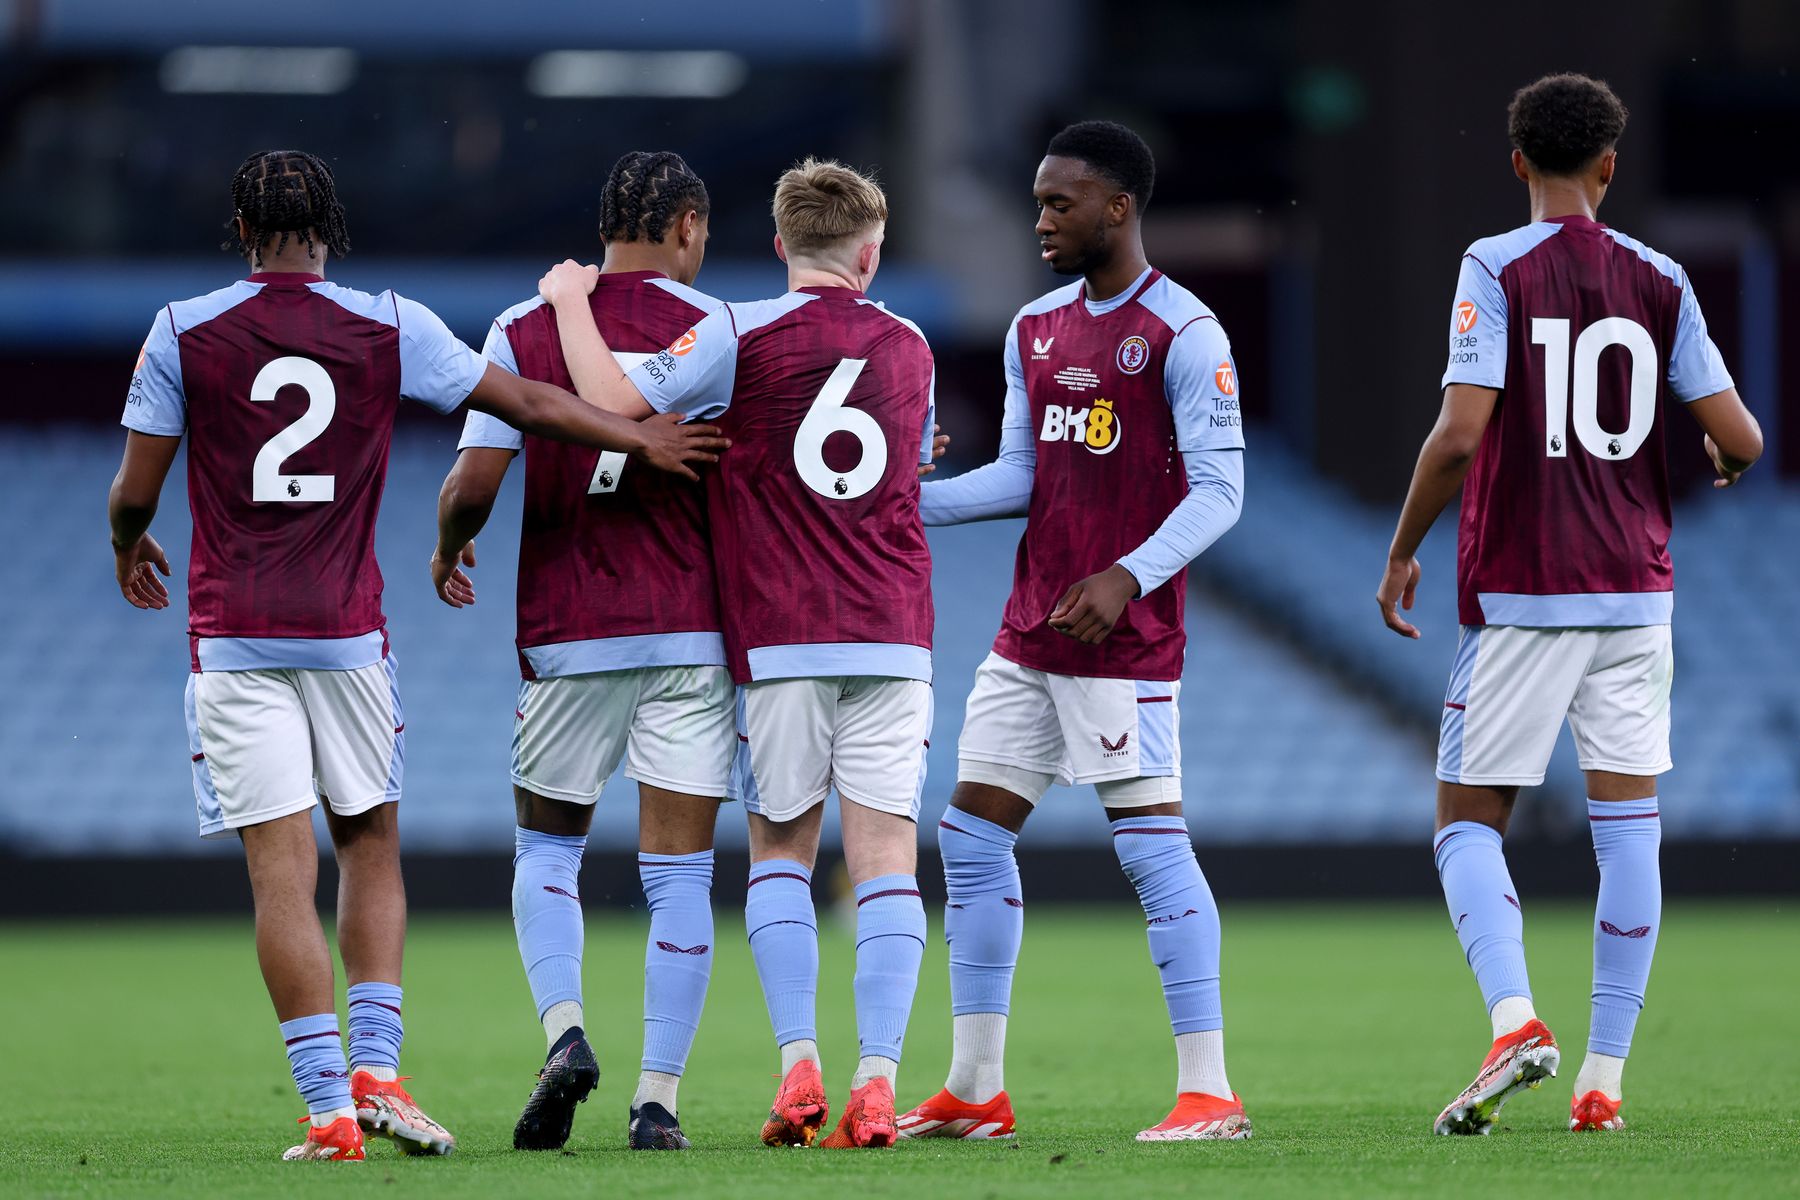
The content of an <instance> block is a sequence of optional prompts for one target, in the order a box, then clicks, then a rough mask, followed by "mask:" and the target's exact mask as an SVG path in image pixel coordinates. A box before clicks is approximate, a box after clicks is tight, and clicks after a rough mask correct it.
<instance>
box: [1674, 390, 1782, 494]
mask: <svg viewBox="0 0 1800 1200" xmlns="http://www.w3.org/2000/svg"><path fill="white" fill-rule="evenodd" d="M1687 407H1688V411H1689V412H1691V413H1693V414H1694V419H1695V420H1696V421H1698V422H1700V428H1701V429H1702V430H1704V431H1705V446H1706V457H1708V458H1710V459H1712V465H1713V470H1715V471H1717V472H1718V473H1719V477H1718V478H1717V479H1715V480H1713V486H1714V487H1716V488H1727V487H1730V486H1731V485H1732V484H1734V483H1736V482H1737V481H1738V480H1739V479H1740V478H1741V477H1742V476H1743V474H1744V472H1745V471H1748V470H1749V469H1750V468H1751V467H1752V466H1754V465H1755V464H1756V460H1757V459H1759V458H1761V457H1762V450H1763V437H1762V426H1760V425H1758V424H1757V423H1756V417H1755V416H1754V415H1752V414H1751V412H1750V410H1749V409H1748V408H1745V407H1744V401H1743V399H1742V398H1741V397H1739V396H1738V392H1737V389H1736V388H1726V389H1725V390H1724V391H1722V392H1714V393H1713V394H1712V395H1710V396H1702V397H1701V398H1700V399H1698V400H1696V401H1694V402H1693V403H1692V404H1689V405H1688V406H1687Z"/></svg>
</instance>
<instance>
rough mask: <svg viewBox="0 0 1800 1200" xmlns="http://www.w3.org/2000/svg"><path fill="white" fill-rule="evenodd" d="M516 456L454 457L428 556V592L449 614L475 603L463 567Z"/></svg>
mask: <svg viewBox="0 0 1800 1200" xmlns="http://www.w3.org/2000/svg"><path fill="white" fill-rule="evenodd" d="M517 453H518V451H516V450H501V449H498V448H496V447H492V446H470V447H468V448H467V449H465V450H464V451H463V452H462V453H461V454H459V455H457V456H456V465H455V466H454V467H451V468H450V474H448V475H446V476H445V477H444V486H443V488H442V489H441V490H440V491H439V492H438V541H437V549H436V550H434V551H433V552H432V555H431V586H432V587H433V588H434V589H435V590H436V591H437V594H438V599H440V600H442V601H443V602H444V603H445V604H448V605H449V606H450V607H451V608H461V607H463V606H464V605H466V604H473V603H475V585H474V583H473V582H472V581H471V580H470V579H469V577H468V575H467V574H466V573H464V571H463V569H462V568H463V567H473V566H474V565H475V535H476V534H478V533H480V532H481V529H482V526H484V525H486V524H487V519H488V516H489V515H490V514H491V513H492V512H493V511H494V499H495V497H497V496H498V495H499V494H500V483H501V481H502V480H504V479H505V478H506V468H507V467H508V466H510V465H511V464H512V460H513V456H514V455H515V454H517Z"/></svg>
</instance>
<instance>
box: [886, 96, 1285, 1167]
mask: <svg viewBox="0 0 1800 1200" xmlns="http://www.w3.org/2000/svg"><path fill="white" fill-rule="evenodd" d="M1155 174H1156V166H1155V162H1154V160H1153V158H1152V157H1151V154H1150V148H1149V147H1148V146H1146V145H1145V144H1144V142H1143V140H1142V139H1141V138H1139V137H1138V136H1137V134H1135V133H1133V132H1132V131H1131V130H1129V129H1127V128H1125V127H1124V126H1122V125H1116V124H1113V123H1111V122H1104V121H1086V122H1082V123H1080V124H1077V125H1073V126H1070V127H1069V128H1067V129H1065V130H1063V131H1062V132H1061V133H1059V134H1057V135H1056V137H1054V138H1053V139H1051V142H1050V145H1049V149H1048V151H1047V154H1046V156H1045V158H1044V160H1043V162H1042V163H1041V164H1040V165H1039V167H1038V173H1037V181H1036V184H1035V189H1034V190H1035V194H1036V197H1037V202H1038V211H1039V217H1038V224H1037V233H1038V237H1039V239H1040V241H1041V243H1042V246H1043V258H1044V260H1045V261H1046V262H1048V263H1049V264H1050V266H1051V267H1052V268H1053V269H1054V270H1056V271H1057V273H1058V274H1063V275H1081V276H1082V277H1083V278H1082V279H1081V281H1080V282H1078V283H1074V284H1071V285H1069V286H1068V287H1064V288H1059V289H1058V290H1056V291H1054V292H1051V293H1050V294H1048V295H1046V296H1043V297H1041V298H1039V299H1038V300H1035V301H1033V302H1032V303H1030V304H1028V305H1026V306H1025V307H1024V308H1023V309H1021V310H1020V312H1019V315H1018V317H1017V318H1016V319H1015V320H1014V321H1013V325H1012V328H1011V329H1010V330H1009V331H1008V332H1007V337H1006V355H1005V358H1006V383H1007V388H1006V401H1005V411H1004V415H1003V416H1002V418H1001V441H1000V458H999V461H997V462H994V463H990V464H988V465H987V466H984V467H981V468H980V469H978V470H975V471H972V472H969V473H967V474H965V475H962V476H959V477H958V478H956V479H951V480H947V481H945V482H942V483H931V484H927V485H925V489H924V497H923V507H924V513H925V520H926V521H927V523H929V524H934V525H944V524H953V523H957V522H961V521H976V520H986V519H990V518H993V517H1001V516H1017V515H1019V514H1020V513H1024V514H1025V515H1026V524H1025V535H1024V537H1023V538H1022V539H1021V541H1020V543H1019V552H1018V561H1017V564H1016V566H1015V569H1014V574H1013V591H1012V596H1011V598H1010V599H1008V601H1007V604H1006V611H1005V613H1004V615H1003V616H1002V618H1001V625H1000V636H999V637H998V638H997V639H995V642H994V650H993V653H992V654H990V655H989V656H988V658H987V660H986V661H985V662H984V663H982V665H981V669H980V670H979V671H978V672H977V673H976V676H975V686H974V690H973V692H972V693H971V695H970V697H969V702H968V708H967V714H966V716H965V718H964V721H963V730H962V739H961V742H960V745H959V746H958V766H957V783H956V791H955V793H954V794H953V795H952V796H951V798H950V808H949V809H948V810H947V811H946V812H945V814H944V818H943V820H942V821H941V822H940V823H939V826H938V845H939V847H940V849H941V850H942V853H943V858H944V878H945V883H946V886H947V889H948V892H949V903H948V905H947V906H946V908H945V912H944V936H945V939H946V940H947V941H948V942H949V944H950V1003H951V1013H952V1021H953V1051H952V1058H951V1063H950V1073H949V1078H948V1079H947V1080H946V1082H945V1085H944V1089H943V1090H942V1091H940V1092H939V1093H938V1094H937V1095H935V1096H933V1097H931V1098H930V1099H929V1100H927V1101H925V1103H923V1104H921V1105H919V1106H918V1107H917V1108H915V1109H913V1110H912V1111H911V1112H909V1113H907V1114H905V1116H903V1117H902V1118H901V1132H902V1133H903V1134H905V1135H906V1136H908V1137H966V1138H991V1137H1010V1136H1012V1134H1013V1111H1012V1103H1011V1101H1010V1099H1009V1098H1008V1096H1007V1093H1006V1091H1005V1080H1004V1075H1003V1058H1004V1052H1005V1044H1006V1022H1007V1015H1008V1012H1009V1010H1010V1007H1011V1000H1012V976H1013V968H1014V966H1015V965H1016V964H1017V961H1018V954H1019V944H1020V939H1021V937H1022V932H1023V923H1024V903H1023V898H1022V895H1021V891H1020V887H1019V869H1018V864H1017V862H1016V861H1015V859H1014V855H1013V849H1014V844H1015V843H1016V842H1017V840H1018V835H1019V831H1020V830H1021V829H1022V828H1023V827H1024V824H1025V821H1026V818H1028V817H1029V816H1030V815H1031V812H1032V809H1033V807H1034V806H1035V805H1036V803H1037V802H1038V800H1039V799H1040V798H1041V797H1042V796H1043V794H1044V792H1045V790H1046V789H1047V788H1048V787H1049V786H1050V784H1051V783H1053V782H1061V783H1065V784H1070V783H1074V784H1093V785H1094V789H1095V791H1096V792H1097V793H1098V794H1099V799H1100V802H1101V804H1102V805H1104V806H1105V808H1106V815H1107V819H1108V820H1109V821H1110V822H1111V823H1112V842H1113V847H1114V849H1115V851H1116V852H1117V854H1118V857H1119V862H1120V865H1121V866H1122V867H1123V868H1124V869H1125V873H1126V875H1127V876H1128V877H1129V878H1130V879H1131V881H1132V883H1133V885H1134V886H1135V887H1136V889H1137V892H1138V897H1139V899H1140V901H1141V902H1142V903H1143V907H1144V917H1145V920H1146V923H1147V928H1148V931H1149V939H1150V950H1151V955H1152V957H1153V958H1154V959H1155V961H1156V965H1157V970H1158V971H1159V973H1160V974H1161V976H1162V984H1163V994H1164V998H1165V1000H1166V1001H1167V1003H1168V1009H1169V1018H1170V1022H1171V1025H1172V1027H1173V1030H1174V1034H1175V1049H1176V1060H1177V1064H1178V1070H1177V1083H1176V1102H1175V1106H1174V1108H1173V1110H1172V1111H1170V1113H1169V1114H1168V1116H1167V1117H1165V1118H1164V1119H1163V1120H1162V1121H1161V1122H1160V1123H1158V1124H1157V1125H1155V1126H1153V1127H1152V1128H1150V1129H1146V1130H1144V1131H1143V1132H1141V1133H1140V1134H1139V1135H1138V1137H1139V1138H1140V1139H1141V1140H1147V1141H1176V1140H1190V1139H1232V1138H1243V1137H1248V1136H1249V1134H1250V1122H1249V1119H1248V1118H1247V1117H1246V1116H1245V1115H1244V1109H1243V1105H1242V1104H1241V1103H1239V1101H1238V1099H1237V1097H1236V1095H1235V1094H1233V1092H1232V1091H1231V1085H1230V1083H1229V1081H1228V1080H1227V1078H1226V1075H1225V1051H1224V1033H1223V1014H1222V1009H1221V1005H1220V999H1219V915H1218V910H1217V908H1216V907H1215V906H1214V904H1213V898H1212V893H1211V891H1210V890H1209V889H1208V887H1207V884H1206V879H1205V877H1204V876H1203V875H1202V874H1201V873H1200V865H1199V863H1198V861H1197V860H1196V859H1195V857H1194V850H1193V846H1192V844H1191V842H1190V841H1189V838H1188V829H1187V823H1186V820H1185V818H1184V816H1183V814H1182V804H1181V755H1180V745H1179V742H1178V740H1177V732H1176V731H1177V729H1178V728H1179V724H1178V721H1177V717H1176V706H1177V703H1178V702H1179V700H1180V694H1181V667H1182V655H1183V651H1184V647H1185V632H1184V623H1183V607H1184V599H1185V593H1184V573H1185V568H1186V566H1187V564H1188V562H1189V561H1191V560H1192V559H1193V558H1194V557H1195V556H1196V555H1198V554H1199V553H1200V552H1201V551H1202V550H1204V549H1205V548H1206V547H1207V546H1209V545H1211V544H1212V542H1213V541H1214V540H1215V539H1217V538H1218V537H1219V536H1220V535H1221V534H1222V533H1224V532H1225V531H1226V530H1227V529H1229V528H1230V527H1231V525H1232V524H1233V523H1234V522H1235V521H1236V520H1237V516H1238V511H1239V507H1240V503H1241V499H1240V497H1241V491H1242V485H1243V453H1242V450H1243V444H1244V442H1243V430H1242V427H1241V424H1240V422H1239V411H1238V383H1237V372H1236V368H1235V366H1234V364H1233V362H1232V358H1231V347H1230V343H1229V342H1228V341H1227V340H1226V337H1225V333H1224V331H1223V330H1222V329H1221V328H1220V327H1219V322H1218V320H1217V319H1216V318H1215V317H1214V316H1213V314H1212V312H1211V311H1210V310H1208V309H1207V307H1206V306H1205V305H1203V304H1201V303H1200V301H1199V300H1197V299H1195V298H1194V296H1193V295H1192V293H1190V292H1188V291H1187V290H1186V289H1185V288H1182V287H1180V286H1178V285H1177V284H1176V283H1175V282H1174V281H1173V280H1170V279H1169V278H1168V277H1166V276H1164V275H1163V274H1162V273H1161V272H1159V271H1156V270H1155V269H1153V268H1152V267H1151V266H1150V265H1149V263H1148V262H1147V261H1146V260H1145V258H1144V251H1143V243H1142V239H1141V233H1140V219H1141V216H1142V212H1143V209H1144V206H1145V205H1146V204H1147V203H1148V202H1149V200H1150V193H1151V189H1152V186H1153V184H1154V180H1155Z"/></svg>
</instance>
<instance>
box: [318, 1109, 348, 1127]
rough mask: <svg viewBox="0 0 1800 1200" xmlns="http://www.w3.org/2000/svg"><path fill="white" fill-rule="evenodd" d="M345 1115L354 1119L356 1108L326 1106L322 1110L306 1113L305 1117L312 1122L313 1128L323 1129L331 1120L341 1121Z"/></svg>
mask: <svg viewBox="0 0 1800 1200" xmlns="http://www.w3.org/2000/svg"><path fill="white" fill-rule="evenodd" d="M345 1117H349V1118H350V1119H351V1120H355V1119H356V1110H355V1109H354V1108H328V1109H326V1110H325V1111H324V1112H316V1113H308V1114H307V1119H308V1120H309V1121H311V1122H312V1127H313V1128H314V1129H323V1128H325V1127H326V1126H327V1125H329V1124H331V1123H332V1122H333V1121H341V1120H342V1119H343V1118H345Z"/></svg>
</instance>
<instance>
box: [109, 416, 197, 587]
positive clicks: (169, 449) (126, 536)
mask: <svg viewBox="0 0 1800 1200" xmlns="http://www.w3.org/2000/svg"><path fill="white" fill-rule="evenodd" d="M180 446H181V439H180V438H178V437H153V436H151V435H150V434H147V433H138V432H137V431H136V430H133V431H132V432H130V433H128V434H126V435H125V459H124V461H123V462H122V463H120V464H119V473H118V475H117V476H115V477H114V478H113V483H112V490H111V492H109V493H108V495H107V498H106V517H107V520H108V522H110V524H111V525H112V545H113V573H114V575H115V576H116V577H117V578H118V581H119V594H120V595H121V596H124V597H125V599H126V600H127V601H129V602H130V603H131V604H132V606H133V607H136V608H167V607H169V589H168V588H167V587H165V586H163V581H162V580H160V579H158V578H157V577H156V572H157V571H161V572H162V573H163V574H164V575H165V576H166V575H168V573H169V556H168V555H166V554H164V553H163V548H162V547H161V546H159V545H157V543H156V539H155V538H153V537H151V536H150V522H151V520H152V519H153V518H154V517H155V516H156V504H157V500H158V499H159V498H160V497H161V496H162V487H163V480H165V479H167V478H168V475H169V466H170V464H171V463H173V462H174V461H175V451H176V450H177V449H178V448H179V447H180ZM153 567H154V568H155V569H154V570H152V568H153Z"/></svg>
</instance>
